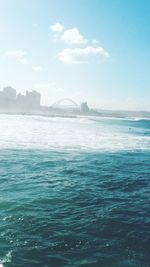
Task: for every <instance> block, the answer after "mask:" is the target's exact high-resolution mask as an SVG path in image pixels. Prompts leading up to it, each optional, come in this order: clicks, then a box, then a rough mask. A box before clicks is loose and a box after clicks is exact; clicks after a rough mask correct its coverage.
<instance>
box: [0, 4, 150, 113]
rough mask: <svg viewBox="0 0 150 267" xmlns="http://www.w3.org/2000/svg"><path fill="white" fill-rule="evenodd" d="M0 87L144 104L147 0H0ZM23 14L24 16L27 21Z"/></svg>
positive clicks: (147, 94)
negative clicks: (31, 89) (9, 86)
mask: <svg viewBox="0 0 150 267" xmlns="http://www.w3.org/2000/svg"><path fill="white" fill-rule="evenodd" d="M0 10H1V11H0V13H1V16H0V25H1V26H0V34H1V40H2V41H1V44H0V48H1V49H0V58H1V60H0V69H1V77H0V86H1V87H3V86H7V84H11V85H12V87H14V88H16V89H17V91H18V92H19V93H21V94H23V93H24V92H25V90H24V88H33V90H36V91H38V92H39V93H40V94H41V96H42V99H41V103H42V104H43V105H51V104H52V103H53V102H55V101H57V99H60V98H66V97H67V98H71V99H74V100H75V101H76V102H84V101H87V102H88V103H89V105H90V106H91V107H98V108H102V109H114V110H115V109H120V110H122V109H124V110H148V111H149V110H150V105H149V99H150V90H149V84H150V78H149V69H150V60H149V59H150V46H149V43H150V35H149V22H150V19H149V11H150V3H149V1H147V0H144V1H140V0H138V1H136V2H135V1H132V2H131V1H129V0H127V1H125V0H123V1H119V0H114V1H110V0H109V1H107V3H106V1H104V0H101V1H98V0H95V1H89V0H87V1H85V0H81V1H76V2H74V1H70V2H68V1H66V0H62V1H58V0H56V1H55V2H52V1H48V0H45V1H44V2H43V1H40V0H37V1H35V0H31V1H29V0H27V1H24V0H22V1H18V0H13V1H12V0H11V1H8V0H6V1H5V2H4V1H0ZM27 18H28V19H27Z"/></svg>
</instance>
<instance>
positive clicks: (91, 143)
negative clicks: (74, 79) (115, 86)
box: [0, 115, 150, 151]
mask: <svg viewBox="0 0 150 267" xmlns="http://www.w3.org/2000/svg"><path fill="white" fill-rule="evenodd" d="M148 129H149V122H147V121H146V122H145V123H143V122H142V123H141V121H140V122H139V121H132V122H131V121H128V120H124V119H123V120H121V119H119V120H118V119H117V120H116V119H112V118H111V119H104V118H97V117H95V118H94V117H92V118H89V117H78V118H56V117H54V118H47V117H41V116H19V115H16V116H13V115H12V116H10V115H1V116H0V149H5V148H9V149H17V148H18V149H53V150H55V149H56V150H59V149H76V150H81V149H82V150H99V151H117V150H136V149H143V150H150V134H149V131H148Z"/></svg>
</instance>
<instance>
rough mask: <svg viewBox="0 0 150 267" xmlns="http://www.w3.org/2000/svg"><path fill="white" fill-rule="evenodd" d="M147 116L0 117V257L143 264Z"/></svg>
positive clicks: (7, 262)
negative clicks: (134, 117)
mask: <svg viewBox="0 0 150 267" xmlns="http://www.w3.org/2000/svg"><path fill="white" fill-rule="evenodd" d="M149 156H150V121H149V120H143V119H138V120H137V119H136V120H135V119H133V120H131V119H130V120H127V119H126V120H121V119H108V118H107V119H105V118H103V119H102V118H97V117H78V118H49V117H41V116H21V115H0V190H1V195H0V263H1V265H2V266H4V267H12V266H15V267H18V266H23V267H26V266H45V267H49V266H52V267H55V266H62V267H68V266H71V267H78V266H82V267H101V266H102V267H131V266H132V267H139V266H140V267H149V266H150V256H149V255H150V250H149V244H150V219H149V214H150V202H149V193H150V192H149V191H150V190H149V186H150V179H149V178H150V170H149Z"/></svg>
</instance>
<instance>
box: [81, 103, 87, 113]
mask: <svg viewBox="0 0 150 267" xmlns="http://www.w3.org/2000/svg"><path fill="white" fill-rule="evenodd" d="M81 112H82V113H87V112H89V107H88V104H87V102H82V103H81Z"/></svg>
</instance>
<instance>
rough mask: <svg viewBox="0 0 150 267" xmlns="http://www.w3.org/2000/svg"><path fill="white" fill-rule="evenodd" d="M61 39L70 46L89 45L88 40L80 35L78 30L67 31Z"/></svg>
mask: <svg viewBox="0 0 150 267" xmlns="http://www.w3.org/2000/svg"><path fill="white" fill-rule="evenodd" d="M61 39H62V40H63V41H64V42H65V43H68V44H69V43H70V44H85V43H87V40H86V39H85V38H84V36H83V35H81V34H80V32H79V30H78V29H77V28H72V29H68V30H65V31H64V33H63V34H62V36H61Z"/></svg>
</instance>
